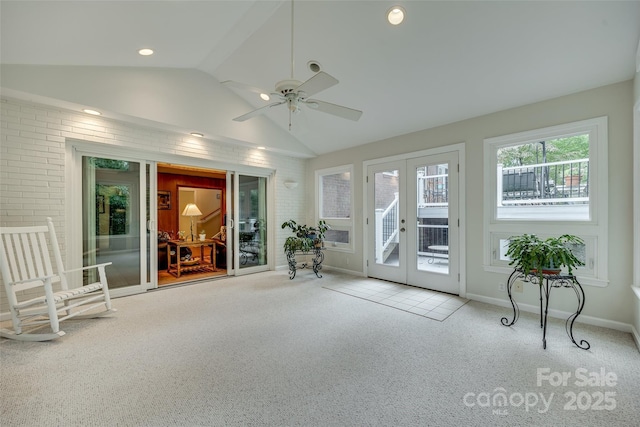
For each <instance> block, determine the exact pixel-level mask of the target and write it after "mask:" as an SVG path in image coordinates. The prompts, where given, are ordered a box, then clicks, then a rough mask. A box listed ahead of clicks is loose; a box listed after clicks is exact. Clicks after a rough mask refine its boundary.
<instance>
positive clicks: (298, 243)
mask: <svg viewBox="0 0 640 427" xmlns="http://www.w3.org/2000/svg"><path fill="white" fill-rule="evenodd" d="M281 228H282V229H285V228H290V229H291V231H292V232H293V234H295V236H290V237H287V240H285V242H284V250H285V252H295V251H304V252H308V251H309V250H311V249H313V248H314V247H315V246H316V245H318V244H322V240H323V239H324V234H325V233H326V232H327V230H329V229H330V227H329V225H328V224H327V222H326V221H324V220H320V221H318V225H316V226H315V227H309V226H307V225H302V224H298V223H296V222H295V221H294V220H292V219H290V220H288V221H285V222H283V223H282V226H281Z"/></svg>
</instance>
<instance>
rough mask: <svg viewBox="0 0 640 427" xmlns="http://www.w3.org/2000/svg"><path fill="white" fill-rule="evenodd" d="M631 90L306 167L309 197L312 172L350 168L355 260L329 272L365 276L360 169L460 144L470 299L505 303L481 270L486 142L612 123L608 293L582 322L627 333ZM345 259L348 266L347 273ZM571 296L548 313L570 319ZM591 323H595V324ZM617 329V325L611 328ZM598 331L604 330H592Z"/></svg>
mask: <svg viewBox="0 0 640 427" xmlns="http://www.w3.org/2000/svg"><path fill="white" fill-rule="evenodd" d="M632 105H633V82H632V81H627V82H623V83H618V84H613V85H609V86H604V87H601V88H597V89H593V90H589V91H585V92H580V93H576V94H573V95H569V96H564V97H561V98H556V99H552V100H548V101H544V102H540V103H536V104H531V105H526V106H523V107H518V108H513V109H510V110H506V111H501V112H497V113H494V114H489V115H486V116H482V117H477V118H473V119H469V120H464V121H461V122H457V123H453V124H449V125H445V126H441V127H437V128H433V129H427V130H423V131H420V132H415V133H411V134H407V135H402V136H398V137H395V138H391V139H388V140H383V141H378V142H374V143H371V144H368V145H366V146H361V147H357V148H354V149H349V150H344V151H340V152H335V153H330V154H327V155H323V156H320V157H316V158H314V159H310V160H309V166H310V167H309V168H308V170H307V181H306V185H307V191H308V192H309V193H311V192H312V191H313V177H314V171H315V170H317V169H322V168H328V167H332V166H338V165H344V164H347V163H353V165H354V192H355V200H356V206H355V212H356V224H355V230H356V239H355V241H356V245H355V253H353V254H348V255H345V254H344V253H335V252H334V253H331V252H330V251H329V250H328V251H327V254H326V264H327V265H332V266H335V267H338V268H343V269H348V270H354V271H356V272H363V271H364V270H363V265H362V259H363V247H362V235H361V234H362V229H363V228H362V221H363V217H364V215H365V210H364V207H363V205H362V201H363V195H362V185H363V183H362V176H363V171H362V163H363V162H364V161H365V160H371V159H377V158H382V157H386V156H392V155H397V154H402V153H410V152H414V151H420V150H424V149H428V148H433V147H439V146H446V145H451V144H455V143H460V142H464V143H465V147H466V148H465V149H466V166H467V168H466V183H465V185H466V195H467V199H466V208H467V212H466V217H467V224H466V225H467V227H466V229H467V234H466V242H467V247H466V248H463V250H465V251H466V260H467V261H466V271H467V292H468V294H471V295H475V296H477V297H479V298H481V299H484V300H492V299H495V301H505V300H506V298H507V296H506V294H505V293H503V292H499V291H498V289H497V283H498V282H499V281H502V282H504V281H505V280H506V277H504V276H503V275H500V274H496V273H490V272H485V271H484V269H483V251H484V250H485V247H486V245H485V242H484V241H483V215H482V212H483V202H484V199H483V197H484V196H483V195H484V191H485V188H484V184H483V182H482V177H483V164H482V158H483V151H482V149H483V140H484V139H485V138H488V137H493V136H499V135H505V134H510V133H515V132H520V131H526V130H531V129H537V128H542V127H547V126H553V125H558V124H563V123H568V122H573V121H578V120H583V119H588V118H594V117H600V116H608V117H609V185H610V188H611V189H615V191H611V192H610V193H609V194H608V200H607V199H606V198H605V201H607V202H608V205H609V242H610V254H609V272H610V273H609V279H610V284H609V286H608V287H606V288H597V287H592V286H586V290H585V293H586V305H585V309H584V311H583V315H582V317H583V319H584V318H585V316H592V317H595V318H597V319H604V320H607V321H611V322H608V323H610V326H619V327H622V328H624V327H625V325H626V327H627V329H628V325H629V324H630V323H631V322H632V318H633V314H632V313H633V306H632V298H631V293H632V290H631V289H630V288H629V284H630V283H631V276H632V257H631V253H632V247H633V242H632V238H631V235H632V234H631V227H632V214H631V209H630V206H631V199H632V179H631V173H632V170H633V166H632V156H631V153H632V118H631V114H630V112H631V109H632ZM314 209H315V206H314V205H313V204H312V203H310V204H309V207H308V208H307V220H308V221H309V220H312V219H313V218H314ZM347 259H348V265H347ZM519 301H521V302H522V303H524V304H531V305H533V306H536V305H537V304H538V294H537V291H536V290H535V289H533V290H532V291H531V292H525V294H524V295H523V296H522V298H520V299H519ZM575 304H576V303H575V295H571V293H569V292H563V291H562V290H558V291H557V292H556V293H554V296H553V299H552V301H551V305H552V306H553V307H554V308H556V309H559V310H563V311H568V312H570V311H575ZM597 319H596V320H597ZM616 322H621V324H616ZM595 323H602V322H597V321H596V322H595Z"/></svg>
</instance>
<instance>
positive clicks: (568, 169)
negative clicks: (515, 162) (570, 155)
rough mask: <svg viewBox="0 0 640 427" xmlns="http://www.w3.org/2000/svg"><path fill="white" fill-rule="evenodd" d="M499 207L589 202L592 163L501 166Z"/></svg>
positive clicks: (574, 161)
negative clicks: (590, 164) (590, 167)
mask: <svg viewBox="0 0 640 427" xmlns="http://www.w3.org/2000/svg"><path fill="white" fill-rule="evenodd" d="M497 172H498V174H497V176H498V191H497V194H498V206H505V205H518V204H535V203H544V204H567V203H572V204H575V203H588V201H589V159H579V160H567V161H562V162H549V163H538V164H533V165H526V166H513V167H502V165H501V164H499V165H498V171H497Z"/></svg>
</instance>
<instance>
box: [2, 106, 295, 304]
mask: <svg viewBox="0 0 640 427" xmlns="http://www.w3.org/2000/svg"><path fill="white" fill-rule="evenodd" d="M0 107H1V108H0V113H1V116H0V225H1V226H21V225H33V224H44V221H45V218H46V217H47V216H50V217H52V218H53V220H54V223H55V226H56V230H57V232H58V235H59V240H60V243H61V246H62V248H63V256H65V247H66V238H65V236H66V234H67V230H65V224H66V222H65V215H67V213H68V209H69V204H68V203H67V200H66V197H65V191H66V190H65V172H66V171H67V170H68V169H69V165H66V164H65V144H66V142H67V141H68V140H78V141H87V142H90V143H95V144H96V145H99V144H103V145H110V146H114V147H115V146H117V147H119V148H122V147H123V148H126V149H134V150H136V151H138V152H140V151H143V152H148V153H149V157H147V158H148V159H153V158H154V156H156V155H164V156H166V155H167V154H170V155H171V156H175V160H176V161H175V163H181V162H185V161H189V159H194V160H198V161H199V162H202V161H203V160H204V161H209V160H210V161H211V164H212V165H214V164H215V167H219V165H228V168H229V169H233V168H234V165H245V166H251V167H258V168H265V169H271V170H275V171H276V172H275V185H274V188H275V195H274V201H275V206H276V209H275V210H276V213H275V218H273V219H272V221H271V223H270V225H271V226H273V227H274V230H275V235H276V242H275V256H276V265H277V266H278V265H286V259H285V257H284V253H283V251H282V250H281V248H282V246H283V244H284V240H285V238H286V235H287V233H286V232H285V231H284V230H281V229H280V224H282V222H284V221H285V220H286V219H289V218H294V219H296V220H301V219H302V218H304V214H305V205H306V201H305V197H306V193H305V192H304V186H299V187H298V188H297V189H293V190H290V189H287V188H286V187H285V186H284V185H283V182H284V181H286V180H294V181H298V182H302V181H303V179H304V168H305V160H303V159H300V158H292V157H286V156H283V155H282V154H275V153H271V152H269V151H263V150H256V149H252V148H248V147H241V146H234V145H229V144H224V143H219V142H216V141H211V140H206V139H199V138H194V137H192V136H190V135H182V134H177V133H172V132H168V131H164V130H157V129H152V128H146V127H142V126H137V125H132V124H128V123H124V122H119V121H115V120H110V119H105V118H101V117H94V116H89V115H87V114H83V113H79V112H74V111H69V110H64V109H60V108H54V107H50V106H46V105H42V104H35V103H30V102H26V101H21V100H15V99H9V98H1V99H0ZM212 167H213V166H212ZM285 277H286V276H285ZM0 298H1V300H2V301H3V302H4V301H6V298H4V285H3V286H2V291H0ZM5 311H6V307H5V305H4V304H3V305H2V306H0V312H5Z"/></svg>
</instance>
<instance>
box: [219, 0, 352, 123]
mask: <svg viewBox="0 0 640 427" xmlns="http://www.w3.org/2000/svg"><path fill="white" fill-rule="evenodd" d="M293 17H294V14H293V0H291V78H290V79H287V80H281V81H279V82H278V83H276V85H275V92H272V93H271V96H272V97H275V98H276V99H277V100H278V101H277V102H273V103H271V104H268V105H265V106H263V107H260V108H257V109H255V110H253V111H250V112H248V113H246V114H243V115H241V116H238V117H236V118H234V119H233V120H234V121H236V122H244V121H245V120H248V119H250V118H252V117H256V116H258V115H260V114H264V113H265V112H267V111H268V110H269V109H271V108H273V107H276V106H278V105H286V106H287V108H288V110H289V130H291V114H295V113H298V112H299V111H300V106H302V105H304V106H306V107H308V108H310V109H313V110H318V111H322V112H323V113H327V114H332V115H334V116H338V117H342V118H345V119H349V120H353V121H357V120H358V119H360V116H361V115H362V111H360V110H354V109H353V108H348V107H343V106H342V105H336V104H331V103H329V102H325V101H320V100H317V99H310V98H309V97H310V96H313V95H315V94H316V93H318V92H321V91H323V90H325V89H328V88H330V87H332V86H335V85H337V84H338V80H337V79H336V78H335V77H332V76H331V75H329V74H328V73H325V72H324V71H318V72H317V73H316V74H315V75H313V76H312V77H311V78H309V79H308V80H307V81H305V82H301V81H299V80H296V79H295V78H294V76H293V35H294V32H293V22H294V19H293ZM222 84H224V85H226V86H229V87H235V88H239V89H243V90H248V91H251V92H255V93H258V94H261V95H262V94H267V93H268V91H265V90H262V89H260V88H257V87H254V86H249V85H246V84H244V83H239V82H235V81H233V80H227V81H224V82H222ZM263 99H264V98H263Z"/></svg>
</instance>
